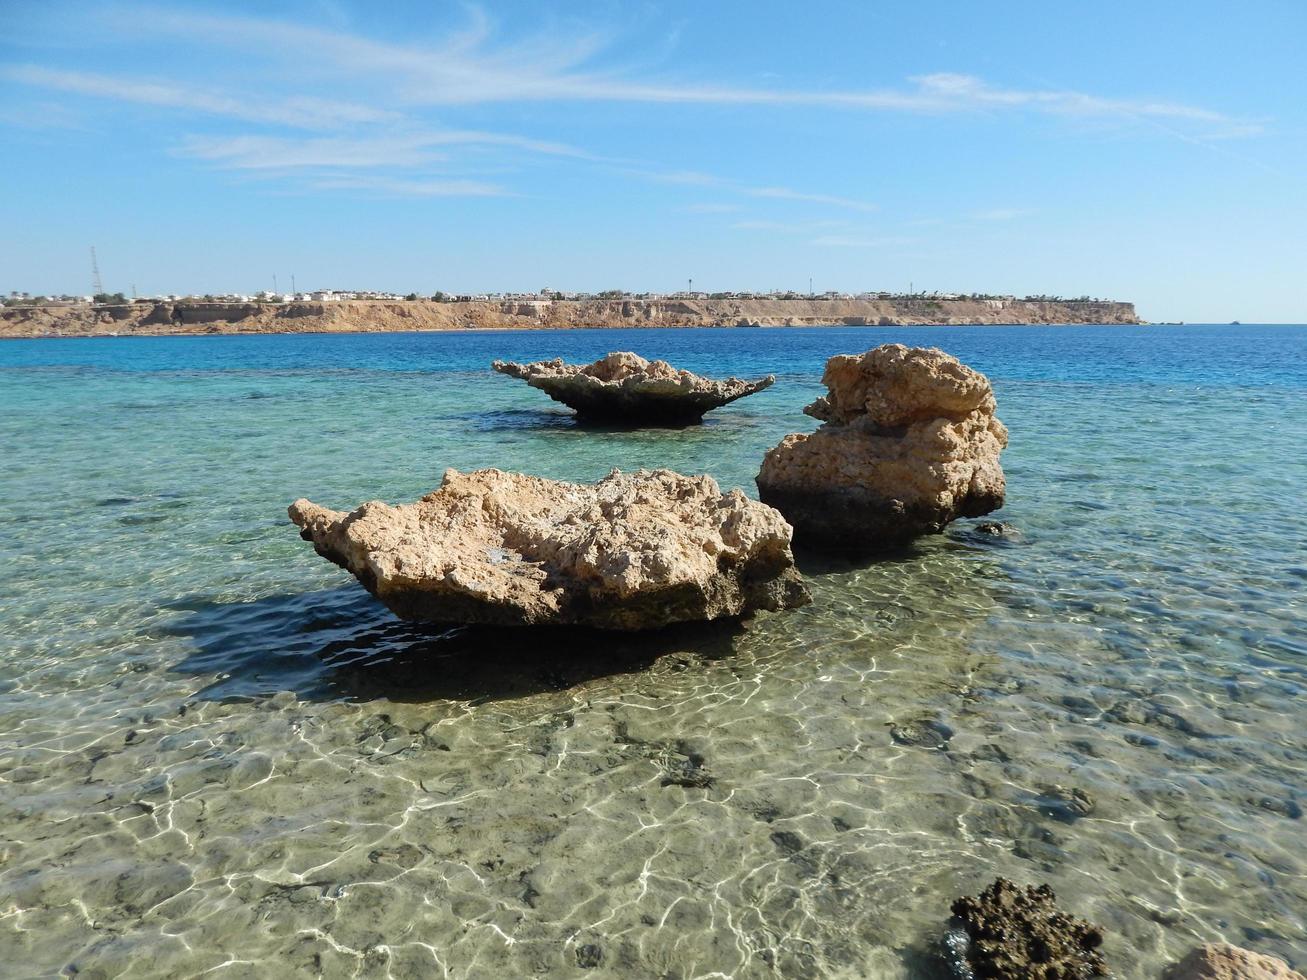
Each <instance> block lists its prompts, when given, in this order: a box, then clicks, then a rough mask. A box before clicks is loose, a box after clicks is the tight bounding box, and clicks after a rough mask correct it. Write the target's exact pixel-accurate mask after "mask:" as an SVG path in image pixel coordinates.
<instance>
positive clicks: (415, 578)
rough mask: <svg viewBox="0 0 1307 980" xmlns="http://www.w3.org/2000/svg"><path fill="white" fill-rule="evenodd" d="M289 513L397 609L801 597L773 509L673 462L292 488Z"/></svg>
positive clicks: (677, 613) (451, 615)
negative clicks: (570, 472) (344, 496)
mask: <svg viewBox="0 0 1307 980" xmlns="http://www.w3.org/2000/svg"><path fill="white" fill-rule="evenodd" d="M290 518H291V520H292V521H294V522H295V524H296V525H298V526H299V528H300V529H301V530H300V534H301V537H303V538H304V539H306V540H308V541H312V542H313V546H314V548H315V550H316V551H317V552H318V554H320V555H322V556H323V557H324V558H327V559H329V560H331V561H333V562H335V563H336V564H338V565H340V566H341V567H342V568H345V569H347V570H349V571H350V572H352V573H353V574H354V575H355V576H356V577H357V578H358V580H359V581H360V582H361V583H362V584H363V586H364V587H365V588H366V589H367V590H368V591H369V592H371V593H372V594H373V595H374V596H376V597H377V598H378V599H380V600H381V601H382V602H383V603H385V604H386V606H387V607H388V608H389V609H390V610H391V611H393V612H394V613H395V614H396V615H398V616H400V617H402V618H404V619H411V620H418V621H424V622H438V623H482V624H491V625H504V626H527V625H542V624H580V625H587V626H595V627H600V628H603V629H615V630H638V629H653V628H656V627H660V626H666V625H668V624H670V623H678V622H686V621H692V620H709V619H719V618H723V617H731V616H739V615H742V614H745V613H749V612H752V611H754V610H757V609H770V610H779V609H787V608H791V607H794V606H800V605H803V604H805V603H807V602H808V601H810V599H809V596H808V592H807V589H806V588H805V587H804V585H803V582H802V579H801V578H800V576H799V573H798V571H797V570H796V569H795V567H794V558H793V555H792V554H791V552H790V527H789V525H788V524H786V523H785V520H784V518H782V517H781V515H780V514H779V513H777V512H776V511H775V510H773V509H772V508H770V507H767V506H766V505H764V504H760V503H758V502H757V501H754V500H750V499H749V498H747V497H746V496H744V494H742V493H741V492H740V491H738V490H732V491H730V492H729V493H722V491H721V489H720V488H719V487H718V486H717V483H716V482H715V481H714V480H713V479H712V478H710V477H707V476H697V477H689V476H682V475H680V474H679V473H674V472H672V471H671V470H653V471H645V470H641V471H639V472H636V473H620V472H618V471H617V470H614V471H613V472H612V473H611V474H609V475H608V476H607V477H605V478H604V479H602V480H600V481H599V482H598V483H595V484H575V483H562V482H559V481H557V480H546V479H542V478H540V477H535V476H524V475H522V474H518V473H505V472H502V471H500V470H493V469H491V470H478V471H476V472H474V473H459V472H458V471H457V470H447V471H446V472H445V476H444V480H443V481H442V483H441V485H440V489H438V490H435V491H432V492H431V493H429V494H427V495H426V496H425V497H423V498H422V499H421V500H419V501H418V502H417V503H413V504H401V505H399V506H391V505H389V504H386V503H382V502H381V501H379V500H374V501H370V502H369V503H365V504H363V505H362V506H361V507H359V508H358V509H357V510H354V511H352V512H350V513H344V512H341V511H335V510H329V509H327V508H325V507H319V506H318V505H317V504H313V503H310V502H309V501H307V500H303V499H301V500H297V501H295V503H293V504H291V506H290Z"/></svg>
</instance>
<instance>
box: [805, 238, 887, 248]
mask: <svg viewBox="0 0 1307 980" xmlns="http://www.w3.org/2000/svg"><path fill="white" fill-rule="evenodd" d="M911 241H912V239H910V238H894V237H887V238H872V237H860V236H857V235H821V236H819V237H817V238H814V239H813V240H812V241H811V242H809V243H808V244H810V245H816V246H818V247H820V248H891V247H894V246H899V245H907V244H909V243H910V242H911Z"/></svg>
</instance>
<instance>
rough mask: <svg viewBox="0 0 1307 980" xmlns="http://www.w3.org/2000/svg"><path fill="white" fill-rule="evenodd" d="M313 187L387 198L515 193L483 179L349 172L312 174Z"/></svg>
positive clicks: (313, 188)
mask: <svg viewBox="0 0 1307 980" xmlns="http://www.w3.org/2000/svg"><path fill="white" fill-rule="evenodd" d="M307 186H308V187H309V188H310V189H311V190H319V191H334V190H350V191H373V192H376V193H379V194H383V195H385V196H387V197H511V196H514V195H513V192H512V191H510V190H508V189H507V188H504V187H500V186H499V185H497V184H490V183H486V182H484V181H480V180H446V179H439V178H436V179H430V180H424V179H421V178H403V177H384V176H378V175H371V174H369V175H364V174H349V175H345V176H333V177H311V178H309V180H308V182H307Z"/></svg>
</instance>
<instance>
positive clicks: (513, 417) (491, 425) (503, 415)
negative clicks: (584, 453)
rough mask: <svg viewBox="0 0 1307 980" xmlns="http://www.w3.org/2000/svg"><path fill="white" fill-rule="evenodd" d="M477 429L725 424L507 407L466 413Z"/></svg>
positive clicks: (614, 429)
mask: <svg viewBox="0 0 1307 980" xmlns="http://www.w3.org/2000/svg"><path fill="white" fill-rule="evenodd" d="M458 418H460V419H466V420H467V422H468V424H469V425H471V426H472V427H473V428H474V429H477V430H479V431H482V432H596V433H606V432H611V433H626V432H641V431H644V430H646V429H653V430H673V431H679V430H687V429H688V430H691V431H701V430H704V429H712V428H713V427H714V426H718V425H721V423H722V420H721V419H719V418H701V419H695V420H693V421H688V422H622V421H616V420H613V421H601V420H596V419H591V418H586V417H584V416H580V415H576V414H574V413H572V412H570V411H565V412H564V411H550V410H548V409H524V408H515V409H504V410H501V411H491V412H477V413H474V414H469V415H465V416H458Z"/></svg>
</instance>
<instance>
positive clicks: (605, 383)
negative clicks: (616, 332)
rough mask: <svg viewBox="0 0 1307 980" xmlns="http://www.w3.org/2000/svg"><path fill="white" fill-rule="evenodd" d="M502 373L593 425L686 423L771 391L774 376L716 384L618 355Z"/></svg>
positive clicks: (499, 366)
mask: <svg viewBox="0 0 1307 980" xmlns="http://www.w3.org/2000/svg"><path fill="white" fill-rule="evenodd" d="M491 367H493V368H494V369H495V370H496V371H498V372H499V373H500V374H506V375H508V376H509V377H511V378H519V379H521V380H522V381H525V382H526V383H527V384H529V385H530V386H531V387H532V388H539V389H540V390H541V391H543V392H545V394H547V395H548V396H549V397H550V398H552V399H553V400H554V401H557V402H562V403H563V404H564V405H567V406H568V407H569V408H572V409H573V410H575V411H576V413H577V415H579V416H581V417H582V418H585V419H589V420H592V421H606V422H621V423H631V424H655V425H656V424H664V425H683V424H687V423H693V422H698V421H700V420H701V419H702V418H703V416H704V413H706V412H710V411H712V410H713V409H714V408H720V407H721V406H722V405H725V404H727V403H728V402H733V401H735V400H736V399H738V398H744V397H745V396H746V395H752V394H754V393H756V392H759V391H762V390H763V389H764V388H767V387H770V386H771V384H772V383H773V382H774V381H775V380H776V378H775V376H774V375H768V376H767V377H765V378H759V379H758V380H756V381H745V380H742V379H740V378H727V379H726V380H724V381H715V380H713V379H711V378H704V377H700V376H699V375H697V374H693V373H691V372H690V371H680V370H677V369H676V368H674V367H672V365H670V364H668V363H667V362H666V361H646V360H645V359H644V358H643V357H641V356H640V355H639V354H632V353H631V352H629V351H619V352H616V353H613V354H609V355H607V356H606V357H602V358H600V359H599V360H597V361H595V362H594V363H593V364H567V363H565V362H564V361H563V360H562V358H556V359H554V360H552V361H535V362H534V363H531V364H518V363H516V362H513V361H495V362H494V363H493V364H492V365H491Z"/></svg>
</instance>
